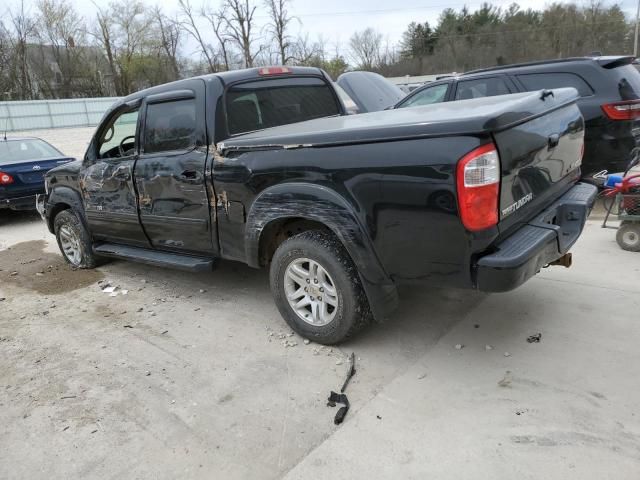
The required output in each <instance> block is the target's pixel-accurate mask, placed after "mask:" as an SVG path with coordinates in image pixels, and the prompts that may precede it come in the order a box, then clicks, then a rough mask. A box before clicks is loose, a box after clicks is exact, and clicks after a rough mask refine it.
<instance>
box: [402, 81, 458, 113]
mask: <svg viewBox="0 0 640 480" xmlns="http://www.w3.org/2000/svg"><path fill="white" fill-rule="evenodd" d="M448 89H449V84H448V83H443V84H440V85H433V86H431V87H427V88H425V89H423V90H420V91H419V92H417V93H415V94H414V95H412V96H411V97H410V98H408V99H407V100H406V101H405V102H404V103H402V104H400V105H398V108H405V107H419V106H421V105H431V104H432V103H440V102H444V101H445V99H446V98H447V90H448Z"/></svg>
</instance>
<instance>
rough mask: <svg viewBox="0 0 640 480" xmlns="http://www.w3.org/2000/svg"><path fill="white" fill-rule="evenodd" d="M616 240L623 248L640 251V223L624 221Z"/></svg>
mask: <svg viewBox="0 0 640 480" xmlns="http://www.w3.org/2000/svg"><path fill="white" fill-rule="evenodd" d="M616 242H618V245H620V248H622V249H623V250H627V251H629V252H640V223H639V222H623V223H622V225H620V228H618V233H616Z"/></svg>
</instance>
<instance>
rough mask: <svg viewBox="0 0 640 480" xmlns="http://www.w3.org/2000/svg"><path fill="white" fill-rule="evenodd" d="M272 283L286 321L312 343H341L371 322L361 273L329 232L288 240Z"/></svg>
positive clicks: (273, 270) (277, 255)
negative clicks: (359, 274) (359, 273)
mask: <svg viewBox="0 0 640 480" xmlns="http://www.w3.org/2000/svg"><path fill="white" fill-rule="evenodd" d="M270 280H271V291H272V293H273V296H274V299H275V303H276V306H277V307H278V310H279V311H280V314H281V315H282V317H283V318H284V319H285V321H286V322H287V324H289V326H290V327H291V328H292V329H293V330H294V331H296V332H297V333H298V334H299V335H301V336H303V337H305V338H308V339H310V340H313V341H314V342H317V343H322V344H327V345H330V344H335V343H338V342H341V341H343V340H345V339H346V338H348V337H349V336H351V335H353V334H354V333H355V332H356V331H357V330H358V329H359V328H361V327H362V326H364V325H366V324H367V323H369V322H370V319H371V311H370V308H369V302H368V300H367V296H366V294H365V293H364V290H363V288H362V284H361V282H360V277H359V276H358V271H357V268H356V266H355V265H354V263H353V261H352V260H351V257H349V254H348V253H347V251H346V250H345V248H344V247H343V246H342V244H341V243H340V242H339V241H338V240H337V239H336V238H335V237H334V236H333V235H331V234H329V233H325V232H319V231H309V232H304V233H301V234H299V235H296V236H294V237H291V238H289V239H288V240H285V241H284V242H283V243H282V244H281V245H280V246H279V247H278V249H277V250H276V253H275V254H274V256H273V259H272V262H271V274H270Z"/></svg>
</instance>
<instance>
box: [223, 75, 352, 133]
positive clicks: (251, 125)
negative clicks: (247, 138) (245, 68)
mask: <svg viewBox="0 0 640 480" xmlns="http://www.w3.org/2000/svg"><path fill="white" fill-rule="evenodd" d="M226 104H227V105H226V106H227V123H228V127H229V133H231V134H232V135H235V134H238V133H243V132H251V131H254V130H261V129H263V128H269V127H277V126H278V125H286V124H288V123H296V122H303V121H305V120H311V119H314V118H320V117H328V116H332V115H339V114H340V108H339V106H338V103H337V101H336V98H335V97H334V95H333V92H332V91H331V88H330V87H329V85H327V83H325V82H324V81H322V80H320V79H316V78H296V79H295V80H291V79H275V80H261V81H256V82H249V83H242V84H240V85H235V86H233V87H231V88H230V89H229V90H228V92H227V96H226Z"/></svg>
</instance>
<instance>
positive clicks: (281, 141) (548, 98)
mask: <svg viewBox="0 0 640 480" xmlns="http://www.w3.org/2000/svg"><path fill="white" fill-rule="evenodd" d="M577 98H578V94H577V91H576V90H575V89H574V88H560V89H554V90H545V91H542V90H540V91H536V92H525V93H516V94H511V95H501V96H496V97H484V98H477V99H471V100H460V101H456V102H446V103H439V104H433V105H427V106H424V107H416V108H402V109H397V110H388V111H382V112H373V113H365V114H360V115H347V116H339V117H326V118H319V119H317V120H309V121H306V122H300V123H294V124H291V125H283V126H279V127H274V128H267V129H264V130H260V131H256V132H249V133H245V134H241V135H237V136H235V137H232V138H230V139H227V140H225V141H224V142H221V143H220V144H219V145H218V151H219V152H220V153H222V154H224V152H226V151H246V150H256V149H259V150H263V149H282V148H321V147H332V146H337V145H345V144H354V143H372V142H383V141H384V142H388V141H394V140H407V139H412V138H425V137H434V136H438V137H440V136H451V135H458V136H459V135H467V134H469V135H470V134H479V133H491V132H498V131H501V130H506V129H508V128H511V127H513V126H516V125H518V124H521V123H523V122H526V121H528V120H531V119H533V118H536V117H538V116H541V115H544V114H545V113H546V112H549V111H552V110H555V109H558V108H562V107H564V106H566V105H569V104H571V103H573V102H575V101H576V100H577Z"/></svg>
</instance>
